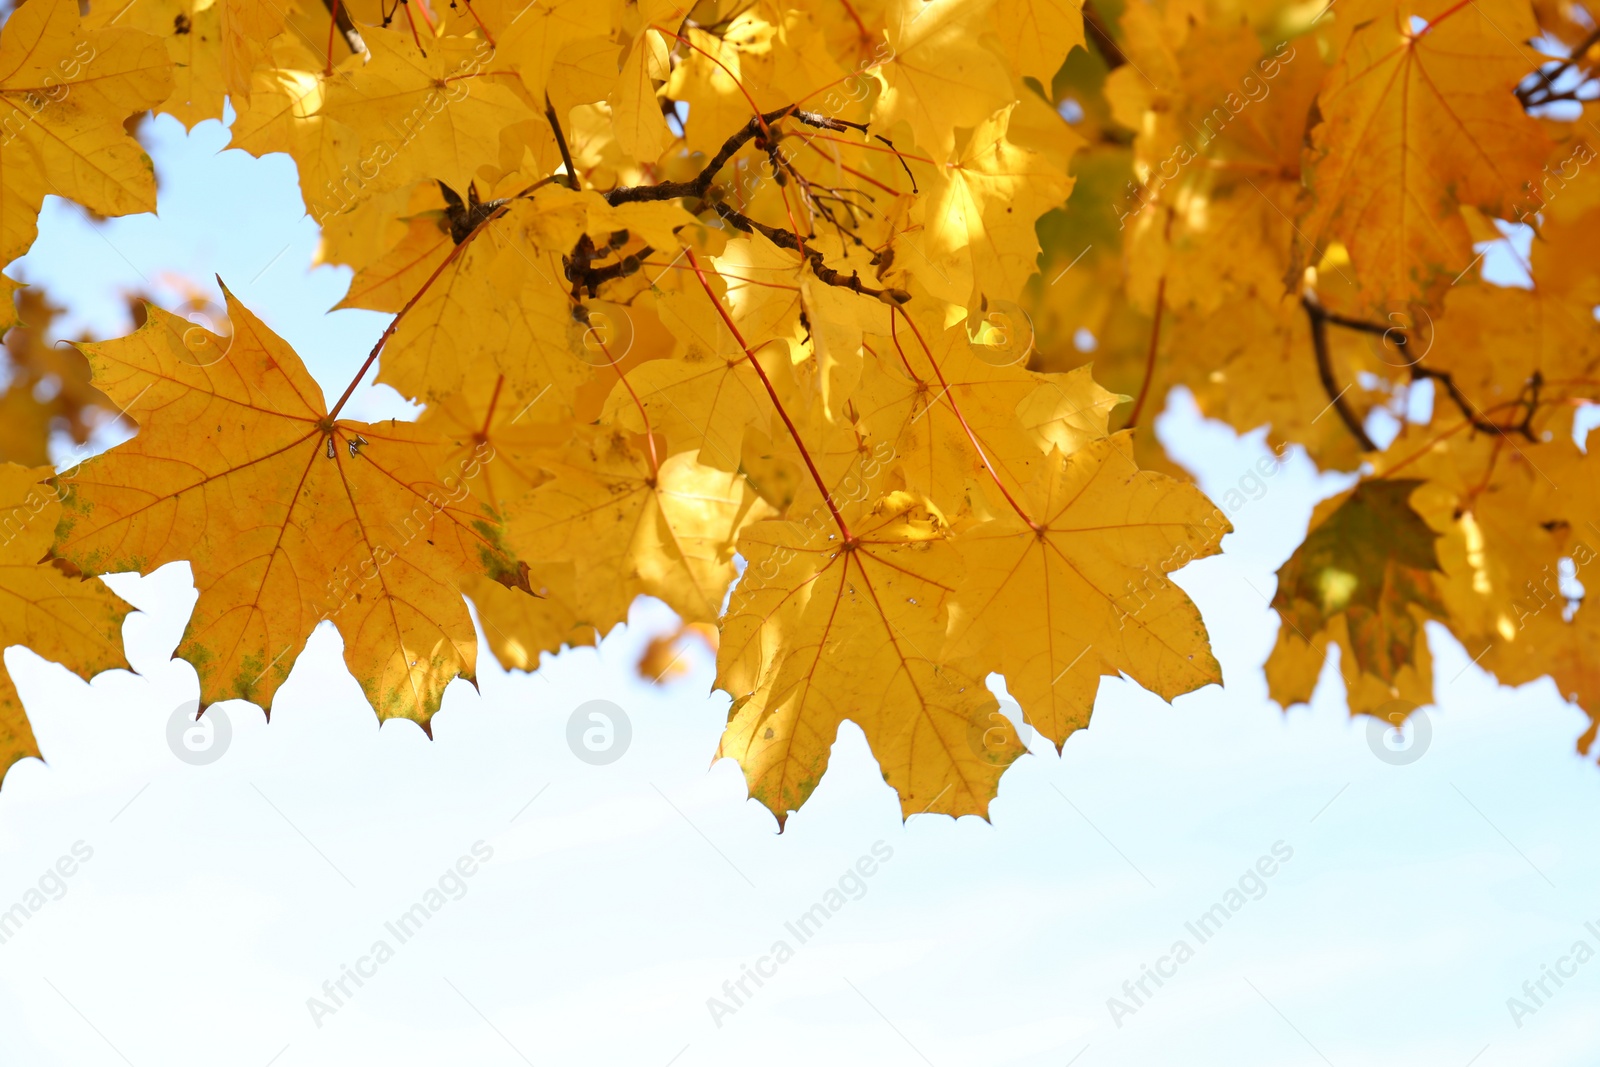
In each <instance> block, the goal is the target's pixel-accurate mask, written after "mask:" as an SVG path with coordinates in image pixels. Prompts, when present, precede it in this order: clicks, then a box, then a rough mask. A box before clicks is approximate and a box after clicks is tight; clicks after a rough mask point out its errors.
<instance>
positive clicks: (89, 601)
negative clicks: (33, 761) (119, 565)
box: [0, 463, 129, 777]
mask: <svg viewBox="0 0 1600 1067" xmlns="http://www.w3.org/2000/svg"><path fill="white" fill-rule="evenodd" d="M50 474H51V471H50V468H48V467H39V468H34V469H29V468H27V467H23V466H19V465H17V464H15V463H6V464H0V649H3V648H6V647H9V646H11V645H26V646H27V647H29V648H31V649H33V651H35V652H37V653H38V654H39V655H41V656H44V657H45V658H46V659H52V660H59V661H61V662H63V663H65V664H67V665H68V667H69V668H71V669H72V670H74V671H76V672H78V673H79V674H82V675H90V674H94V673H96V672H98V671H104V670H110V669H111V668H113V667H126V666H127V665H128V664H127V661H126V660H124V659H123V656H122V647H121V635H122V620H123V618H124V617H125V616H126V615H127V614H128V611H129V607H128V605H127V604H124V603H123V602H122V601H121V600H119V599H118V598H117V597H116V595H115V594H113V593H112V592H111V590H109V589H107V588H106V587H105V585H104V584H103V583H101V582H99V581H97V580H94V579H84V578H82V577H79V576H74V575H72V574H70V573H69V571H68V570H67V569H66V568H62V567H60V566H57V565H56V564H55V563H52V562H49V561H48V560H47V556H48V554H49V551H50V539H51V537H52V536H53V535H54V533H55V524H56V519H57V516H58V515H59V514H60V512H61V503H60V501H59V500H57V499H56V494H55V491H54V490H53V489H52V488H51V487H49V486H47V485H41V484H40V482H41V481H42V480H43V479H45V478H48V477H49V476H50ZM37 755H39V749H38V746H37V745H36V744H35V743H34V739H33V731H32V730H31V729H30V728H29V726H28V720H27V717H26V716H25V715H24V714H23V710H22V701H21V700H20V699H19V698H18V697H17V689H16V685H15V684H14V683H13V682H12V680H11V676H10V674H8V673H7V672H6V670H5V669H4V667H3V666H0V777H3V776H4V774H5V771H6V768H8V767H10V766H11V765H12V764H13V763H15V762H17V760H19V759H22V758H23V757H24V756H37Z"/></svg>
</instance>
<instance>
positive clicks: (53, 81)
mask: <svg viewBox="0 0 1600 1067" xmlns="http://www.w3.org/2000/svg"><path fill="white" fill-rule="evenodd" d="M171 93H172V60H171V58H170V57H169V56H168V55H167V49H166V45H164V44H163V43H162V42H161V40H160V39H159V38H156V37H152V36H150V35H149V34H147V33H141V32H139V31H138V30H125V29H116V28H112V29H91V30H86V29H85V28H84V26H83V24H82V20H81V19H80V18H79V17H78V5H77V4H76V3H74V2H73V0H37V2H36V3H32V4H26V5H23V6H22V7H20V8H18V9H17V11H16V13H15V14H13V15H12V16H11V17H10V18H9V19H7V20H6V23H5V28H4V30H3V31H0V130H3V135H4V136H3V139H4V141H5V144H4V150H3V151H0V209H3V210H0V262H3V263H9V262H10V261H11V260H13V259H15V258H17V256H19V255H21V254H22V253H23V252H24V251H26V250H27V247H28V246H29V245H30V244H32V243H33V238H34V234H35V233H36V232H37V218H38V214H39V209H40V206H41V205H42V204H43V203H44V198H45V197H46V196H48V195H50V194H52V193H53V194H55V195H56V196H63V197H66V198H68V199H70V200H76V201H77V202H78V203H80V204H82V205H83V206H84V207H86V208H88V209H89V210H91V211H94V212H96V213H98V214H101V215H127V214H130V213H132V212H135V211H154V210H155V208H156V183H155V173H154V171H153V170H152V168H151V165H150V159H149V157H148V156H146V155H145V154H144V150H143V149H142V148H140V147H139V143H138V142H137V141H135V140H134V139H133V138H132V137H129V136H128V134H127V131H126V130H124V129H123V127H122V122H123V120H124V119H125V118H127V117H128V116H129V115H131V114H133V113H134V112H136V111H143V110H145V109H146V108H149V107H153V106H155V105H156V104H159V103H160V102H161V101H163V100H165V99H166V98H167V97H168V96H169V95H171Z"/></svg>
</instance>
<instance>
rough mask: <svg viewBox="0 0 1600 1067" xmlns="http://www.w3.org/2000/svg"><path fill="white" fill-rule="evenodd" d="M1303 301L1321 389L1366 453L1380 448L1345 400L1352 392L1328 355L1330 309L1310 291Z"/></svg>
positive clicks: (1302, 304) (1301, 302) (1301, 301)
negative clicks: (1336, 374) (1340, 380)
mask: <svg viewBox="0 0 1600 1067" xmlns="http://www.w3.org/2000/svg"><path fill="white" fill-rule="evenodd" d="M1300 304H1301V306H1302V307H1304V308H1305V309H1306V316H1307V318H1309V319H1310V320H1311V344H1312V347H1313V348H1315V349H1316V352H1317V377H1319V378H1321V379H1322V389H1323V391H1324V392H1326V393H1327V394H1328V402H1329V404H1330V406H1332V408H1333V409H1334V410H1335V411H1337V412H1338V413H1339V418H1340V420H1341V421H1343V422H1344V425H1345V428H1346V429H1347V430H1349V431H1350V433H1351V435H1353V436H1354V437H1355V439H1356V441H1357V442H1359V443H1360V445H1361V450H1362V451H1363V452H1376V451H1378V446H1377V445H1376V444H1375V443H1374V442H1373V440H1372V438H1370V437H1368V436H1367V428H1366V427H1365V426H1363V425H1361V420H1360V419H1359V418H1357V417H1356V413H1355V412H1354V411H1352V410H1351V408H1350V406H1349V405H1348V404H1346V403H1345V402H1344V394H1345V393H1346V392H1348V391H1349V387H1348V386H1346V387H1345V388H1344V389H1340V388H1339V383H1338V381H1336V380H1335V379H1334V376H1333V360H1332V358H1331V357H1330V356H1329V354H1328V312H1327V311H1326V310H1324V309H1323V307H1322V305H1321V304H1319V303H1318V302H1317V299H1316V297H1314V296H1312V295H1311V294H1310V293H1306V294H1305V296H1303V297H1302V298H1301V300H1300Z"/></svg>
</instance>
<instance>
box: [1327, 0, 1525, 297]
mask: <svg viewBox="0 0 1600 1067" xmlns="http://www.w3.org/2000/svg"><path fill="white" fill-rule="evenodd" d="M1347 14H1348V15H1349V16H1350V17H1351V18H1353V19H1354V20H1355V29H1354V31H1353V32H1352V33H1351V35H1350V40H1349V42H1348V44H1347V45H1346V46H1345V51H1344V54H1343V55H1342V56H1341V57H1340V60H1339V62H1338V63H1337V64H1336V65H1335V66H1334V68H1333V70H1332V71H1331V72H1330V74H1329V76H1328V80H1327V83H1326V84H1324V86H1323V88H1322V92H1321V94H1320V96H1319V97H1318V104H1317V106H1318V109H1319V110H1320V112H1321V114H1322V120H1323V121H1322V123H1321V124H1320V125H1319V126H1317V127H1316V128H1315V129H1314V130H1313V138H1314V141H1313V148H1312V151H1311V173H1310V178H1309V187H1310V191H1311V197H1312V201H1313V207H1312V209H1311V212H1310V215H1309V217H1308V219H1307V222H1306V223H1305V228H1306V230H1307V233H1308V235H1309V237H1310V239H1311V240H1312V241H1316V242H1318V247H1321V245H1322V243H1324V242H1326V241H1329V240H1333V239H1337V240H1340V241H1342V242H1343V243H1344V244H1345V245H1346V246H1347V247H1348V248H1349V249H1350V255H1351V258H1352V259H1354V260H1355V261H1356V262H1357V263H1358V264H1359V265H1360V267H1359V276H1360V283H1361V292H1362V296H1363V298H1364V299H1365V301H1366V303H1367V304H1368V305H1370V306H1371V307H1372V308H1373V309H1374V310H1376V311H1378V312H1379V314H1385V313H1387V312H1390V311H1397V310H1403V309H1404V308H1405V307H1406V306H1407V305H1409V304H1410V303H1411V302H1412V301H1424V302H1435V301H1437V300H1438V299H1439V298H1440V297H1441V296H1442V294H1443V292H1444V290H1445V289H1446V288H1448V287H1449V285H1450V283H1451V281H1452V280H1454V279H1455V278H1456V277H1458V276H1459V275H1460V274H1461V273H1463V272H1464V271H1466V270H1468V269H1469V268H1470V266H1471V265H1472V261H1473V252H1472V241H1471V238H1470V236H1469V234H1468V230H1467V225H1466V223H1465V221H1463V219H1462V218H1461V215H1460V208H1461V207H1463V206H1469V207H1475V208H1478V209H1480V210H1483V211H1485V212H1487V213H1489V214H1490V215H1506V214H1509V210H1510V205H1511V204H1513V203H1514V202H1515V201H1516V200H1517V198H1518V197H1519V196H1520V195H1521V194H1522V192H1523V190H1524V188H1525V186H1526V184H1527V183H1528V182H1529V181H1530V180H1531V179H1533V178H1534V177H1535V176H1536V175H1537V174H1538V173H1539V171H1540V169H1541V168H1542V167H1543V166H1544V162H1545V158H1546V156H1547V155H1548V153H1549V150H1550V142H1549V139H1548V138H1547V137H1546V135H1545V133H1544V131H1543V130H1542V129H1541V128H1540V126H1539V122H1538V120H1536V119H1534V118H1532V117H1531V116H1529V115H1528V114H1526V113H1525V112H1524V111H1523V109H1522V107H1521V105H1520V104H1519V103H1518V102H1517V99H1516V97H1514V96H1513V95H1512V89H1513V88H1514V87H1515V86H1516V84H1517V83H1518V82H1519V81H1520V80H1521V79H1522V78H1523V76H1524V75H1526V74H1527V72H1528V70H1529V69H1530V67H1531V66H1533V65H1534V63H1535V62H1536V57H1534V56H1532V54H1531V53H1529V52H1528V51H1527V49H1526V48H1525V47H1524V46H1520V45H1518V44H1517V43H1516V42H1518V41H1526V40H1528V39H1529V38H1531V37H1533V36H1535V35H1536V33H1537V29H1536V27H1535V25H1534V23H1533V18H1532V15H1531V13H1530V11H1529V9H1528V7H1527V5H1526V4H1518V3H1517V2H1516V0H1474V2H1471V3H1465V2H1461V3H1448V2H1446V0H1439V2H1437V3H1433V4H1428V5H1418V4H1417V3H1415V2H1413V0H1400V2H1393V3H1390V2H1382V0H1379V2H1374V3H1368V4H1365V5H1363V7H1361V8H1356V9H1351V10H1350V11H1349V12H1347Z"/></svg>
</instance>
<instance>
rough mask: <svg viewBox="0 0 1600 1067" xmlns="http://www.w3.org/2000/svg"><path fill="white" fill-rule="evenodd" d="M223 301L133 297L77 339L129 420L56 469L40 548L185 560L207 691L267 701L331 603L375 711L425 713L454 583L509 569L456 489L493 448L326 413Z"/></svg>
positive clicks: (465, 673) (463, 630)
mask: <svg viewBox="0 0 1600 1067" xmlns="http://www.w3.org/2000/svg"><path fill="white" fill-rule="evenodd" d="M227 300H228V315H229V318H230V319H231V320H232V322H233V326H234V335H233V337H232V338H231V340H229V339H224V338H219V337H213V336H211V335H210V334H208V333H205V332H204V331H202V330H200V328H198V327H192V326H191V325H190V323H189V322H188V321H187V320H184V319H180V318H178V317H177V316H174V315H172V314H170V313H168V312H165V311H162V310H160V309H159V308H151V309H149V312H148V314H149V319H148V321H147V322H146V323H145V325H144V326H143V327H142V328H141V329H140V330H139V331H138V332H137V333H135V334H133V335H132V336H130V337H127V338H124V339H121V340H118V341H107V342H103V343H100V344H86V345H83V346H82V348H83V351H84V353H85V355H87V356H88V357H89V362H90V365H91V366H92V367H93V368H94V380H95V384H96V385H97V386H98V387H99V388H100V389H102V390H103V391H105V393H106V394H107V395H108V396H110V397H111V398H112V400H113V401H115V402H116V403H117V404H118V405H120V406H122V407H123V408H124V409H125V410H127V411H128V412H129V414H130V415H131V416H132V417H133V418H135V419H136V420H137V421H138V422H139V424H140V429H139V432H138V434H137V435H136V436H135V437H134V438H133V439H132V440H131V441H129V442H127V443H126V444H122V445H118V446H117V447H116V448H113V449H112V450H111V451H110V452H108V453H106V454H104V455H102V456H99V457H97V458H95V459H93V460H90V461H88V462H86V463H84V464H83V465H81V466H79V467H77V468H74V470H73V471H71V472H70V473H69V474H66V475H63V476H62V478H61V483H60V484H61V488H62V491H63V494H64V505H65V506H64V508H63V512H62V516H61V522H60V525H59V528H58V532H57V552H58V553H59V554H60V555H61V556H63V557H64V558H66V559H68V560H70V561H71V562H73V563H74V564H76V565H77V566H79V567H81V568H83V569H84V570H85V571H86V572H89V573H97V574H98V573H107V572H112V571H129V570H131V571H140V572H148V571H151V570H154V569H155V568H157V567H159V566H161V565H162V564H165V563H168V562H173V561H176V560H188V561H189V564H190V567H191V568H192V570H193V572H194V579H195V585H196V586H197V588H198V589H199V600H198V601H197V603H196V605H195V610H194V615H193V617H192V618H191V619H190V622H189V626H188V629H187V630H185V632H184V637H183V641H182V642H181V643H180V645H179V646H178V654H179V655H181V656H183V657H184V658H186V659H188V660H189V661H190V662H191V663H193V664H194V666H195V670H196V671H197V672H198V674H199V675H200V687H201V696H202V699H203V700H204V701H205V702H206V703H211V702H213V701H217V700H225V699H230V698H239V699H247V700H253V701H256V702H257V703H259V704H261V705H262V706H263V707H269V706H270V703H271V700H272V696H273V694H274V693H275V692H276V691H277V689H278V686H279V685H280V684H281V683H282V681H283V679H284V678H285V677H286V676H287V675H288V672H289V668H290V667H291V666H293V664H294V661H295V658H296V657H297V655H298V654H299V652H300V650H301V649H302V648H303V647H304V646H305V642H306V639H307V638H308V637H309V636H310V633H311V630H312V628H313V627H314V626H316V625H317V623H318V622H320V621H324V620H331V621H332V622H333V624H334V625H335V626H336V627H337V628H338V629H339V632H340V633H341V635H342V636H343V637H344V641H345V662H346V663H347V664H348V665H349V667H350V670H351V671H352V673H353V674H354V675H355V677H356V679H357V681H359V682H360V683H361V686H362V689H363V691H364V692H365V693H366V695H367V698H368V699H369V700H370V701H371V702H372V704H373V706H374V707H375V708H376V709H377V711H378V714H379V716H380V717H382V718H389V717H392V716H402V717H405V718H409V719H413V720H415V721H417V722H419V723H423V724H426V723H427V721H428V719H429V718H430V717H431V716H432V714H433V712H434V711H436V710H437V709H438V707H439V700H440V698H441V696H442V695H443V692H444V687H445V686H446V685H447V684H448V683H449V682H450V680H451V679H452V678H455V677H456V676H458V675H460V676H462V677H465V678H467V679H469V680H470V679H471V678H472V677H473V670H474V663H475V660H476V656H477V639H476V637H475V635H474V633H473V627H472V622H471V618H470V616H469V615H468V613H467V609H466V605H465V604H464V603H463V602H462V599H461V592H460V589H459V584H460V583H461V582H462V581H464V580H465V579H467V578H468V577H469V576H472V575H480V574H487V575H490V576H491V577H499V576H505V575H510V574H514V573H515V571H516V566H515V563H514V561H513V560H512V559H511V558H510V556H509V555H508V554H507V552H506V550H505V549H504V547H503V546H502V544H501V537H502V532H501V529H500V527H499V524H498V521H497V517H496V516H495V515H493V514H492V510H491V509H486V508H484V507H482V506H481V505H479V503H478V501H477V500H476V498H474V496H473V494H472V491H471V483H472V481H473V480H474V479H475V478H477V477H478V476H479V474H480V473H481V471H482V469H483V467H484V466H485V465H487V464H489V463H492V462H493V451H492V449H481V448H474V447H469V448H467V450H466V451H465V453H463V452H462V449H461V442H458V441H452V440H450V439H449V438H446V437H444V436H442V435H439V434H436V433H434V432H432V431H431V430H430V429H428V428H425V427H421V426H418V425H417V424H413V423H401V422H394V421H390V422H386V423H382V424H367V423H357V422H348V421H344V420H337V419H335V418H334V417H333V416H331V415H330V414H329V413H328V410H327V408H326V407H325V405H324V403H323V400H322V396H321V390H320V389H319V388H318V387H317V384H316V382H315V381H313V380H312V378H311V376H310V375H309V374H308V373H307V372H306V369H305V367H304V366H303V365H302V363H301V362H300V358H299V357H298V356H297V355H296V354H295V353H294V351H293V350H292V349H291V348H290V347H289V346H288V345H287V344H286V343H284V342H283V341H282V340H280V339H279V338H278V337H277V336H275V335H274V334H273V333H272V332H271V331H270V330H268V329H267V328H266V326H264V325H263V324H262V323H261V322H260V320H259V319H257V318H256V317H255V316H254V315H252V314H251V313H250V312H249V311H248V310H247V309H246V308H245V307H244V306H243V305H242V304H240V303H239V302H238V301H237V300H236V299H235V298H234V297H233V295H232V294H231V293H230V294H228V297H227ZM463 456H464V458H463Z"/></svg>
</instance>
